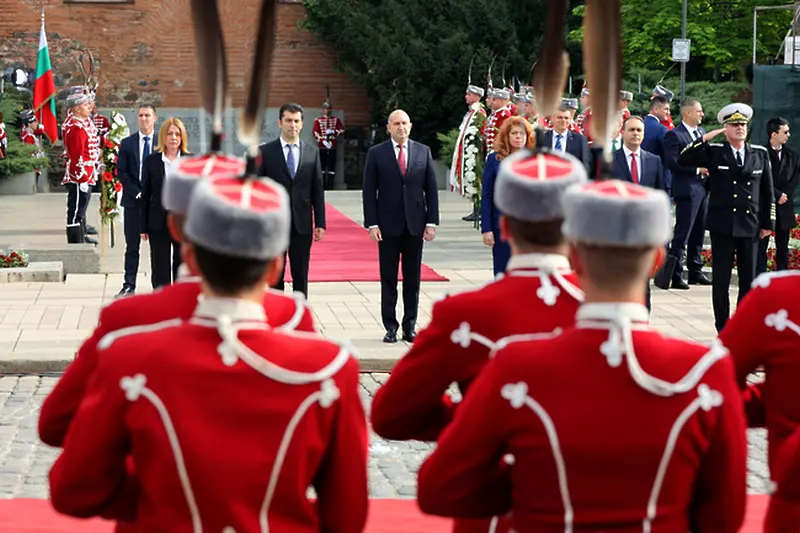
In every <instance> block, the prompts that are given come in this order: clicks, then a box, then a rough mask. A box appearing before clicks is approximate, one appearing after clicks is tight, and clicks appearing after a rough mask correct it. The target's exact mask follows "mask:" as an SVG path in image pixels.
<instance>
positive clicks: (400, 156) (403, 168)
mask: <svg viewBox="0 0 800 533" xmlns="http://www.w3.org/2000/svg"><path fill="white" fill-rule="evenodd" d="M397 149H398V150H400V153H399V154H397V164H398V165H400V174H402V175H403V176H405V175H406V154H405V152H403V145H402V144H398V145H397Z"/></svg>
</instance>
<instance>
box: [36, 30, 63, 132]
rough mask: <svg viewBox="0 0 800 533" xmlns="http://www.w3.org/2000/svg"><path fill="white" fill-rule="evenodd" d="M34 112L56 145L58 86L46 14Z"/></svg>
mask: <svg viewBox="0 0 800 533" xmlns="http://www.w3.org/2000/svg"><path fill="white" fill-rule="evenodd" d="M33 110H34V113H35V114H36V118H37V119H38V120H39V123H40V124H41V125H42V126H44V132H45V135H47V138H48V139H50V143H51V144H52V143H54V142H55V141H56V140H58V123H57V122H56V84H55V82H54V81H53V69H52V68H50V53H49V52H48V51H47V34H46V33H45V31H44V14H42V32H41V33H40V34H39V55H38V56H37V57H36V84H35V85H34V86H33Z"/></svg>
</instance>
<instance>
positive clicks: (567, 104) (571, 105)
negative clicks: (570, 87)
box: [561, 98, 579, 111]
mask: <svg viewBox="0 0 800 533" xmlns="http://www.w3.org/2000/svg"><path fill="white" fill-rule="evenodd" d="M578 107H579V103H578V99H577V98H562V99H561V109H572V110H575V111H577V110H578Z"/></svg>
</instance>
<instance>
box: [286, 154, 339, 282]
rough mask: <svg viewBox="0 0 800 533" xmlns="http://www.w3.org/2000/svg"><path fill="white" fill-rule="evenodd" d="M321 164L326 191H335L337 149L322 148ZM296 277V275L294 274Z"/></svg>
mask: <svg viewBox="0 0 800 533" xmlns="http://www.w3.org/2000/svg"><path fill="white" fill-rule="evenodd" d="M319 164H320V166H321V167H322V179H323V180H324V181H325V189H326V190H331V189H333V181H334V179H335V178H336V148H331V149H330V150H327V149H325V148H320V150H319ZM292 275H293V276H294V274H292Z"/></svg>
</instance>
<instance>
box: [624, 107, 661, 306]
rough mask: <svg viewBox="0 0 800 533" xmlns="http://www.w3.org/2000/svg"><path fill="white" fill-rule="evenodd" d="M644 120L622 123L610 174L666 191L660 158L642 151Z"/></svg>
mask: <svg viewBox="0 0 800 533" xmlns="http://www.w3.org/2000/svg"><path fill="white" fill-rule="evenodd" d="M643 137H644V120H642V118H641V117H637V116H636V115H631V116H630V117H628V118H627V119H625V122H623V123H622V148H620V149H619V150H617V151H616V152H614V160H613V161H612V163H611V172H612V173H613V175H614V177H615V178H617V179H618V180H622V181H629V182H631V183H636V184H638V185H643V186H645V187H651V188H653V189H660V190H662V191H663V190H665V189H666V183H665V180H664V167H663V166H662V165H661V158H660V157H658V156H657V155H654V154H651V153H650V152H648V151H646V150H643V149H642V138H643ZM645 303H646V305H647V310H648V311H649V310H650V282H649V280H648V283H647V293H646V302H645Z"/></svg>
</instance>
